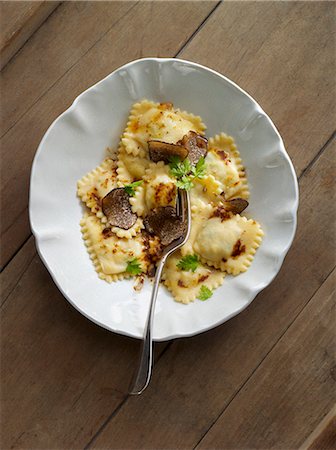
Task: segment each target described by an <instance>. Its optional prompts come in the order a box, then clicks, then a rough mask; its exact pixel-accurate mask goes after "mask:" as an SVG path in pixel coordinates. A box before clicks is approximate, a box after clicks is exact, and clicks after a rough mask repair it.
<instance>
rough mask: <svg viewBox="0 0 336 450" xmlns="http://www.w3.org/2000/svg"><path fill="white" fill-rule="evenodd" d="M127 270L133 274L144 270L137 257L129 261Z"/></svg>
mask: <svg viewBox="0 0 336 450" xmlns="http://www.w3.org/2000/svg"><path fill="white" fill-rule="evenodd" d="M126 272H128V273H130V274H131V275H139V273H141V272H142V269H141V266H140V263H139V261H138V259H137V258H133V259H131V260H130V261H127V267H126Z"/></svg>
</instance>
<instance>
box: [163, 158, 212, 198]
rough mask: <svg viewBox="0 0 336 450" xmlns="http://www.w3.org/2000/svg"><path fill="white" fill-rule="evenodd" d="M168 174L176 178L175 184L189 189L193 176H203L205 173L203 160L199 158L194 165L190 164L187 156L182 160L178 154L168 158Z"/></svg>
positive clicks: (191, 185)
mask: <svg viewBox="0 0 336 450" xmlns="http://www.w3.org/2000/svg"><path fill="white" fill-rule="evenodd" d="M169 167H170V174H171V175H172V176H173V177H175V178H176V179H177V183H176V186H177V187H178V188H180V189H185V190H187V191H189V190H190V189H191V188H192V187H193V186H194V185H193V182H192V181H193V179H194V178H203V177H204V175H205V160H204V157H202V158H200V159H199V161H198V162H197V164H196V166H192V165H191V162H190V160H189V159H188V158H186V159H184V160H183V161H181V160H180V158H179V157H178V156H172V157H171V158H170V163H169Z"/></svg>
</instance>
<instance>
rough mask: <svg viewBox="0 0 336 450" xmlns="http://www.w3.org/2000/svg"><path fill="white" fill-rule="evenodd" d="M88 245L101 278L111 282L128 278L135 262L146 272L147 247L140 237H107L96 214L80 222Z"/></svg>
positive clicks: (108, 234)
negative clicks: (129, 265) (132, 263)
mask: <svg viewBox="0 0 336 450" xmlns="http://www.w3.org/2000/svg"><path fill="white" fill-rule="evenodd" d="M80 224H81V230H82V235H83V239H84V242H85V245H86V247H87V250H88V252H89V254H90V258H91V259H92V261H93V264H94V266H95V269H96V271H97V273H98V275H99V277H100V278H102V279H103V280H106V281H108V282H112V281H116V280H120V279H123V278H129V277H130V276H131V275H132V273H131V272H128V271H127V267H128V264H129V263H131V262H132V261H134V260H135V259H136V260H137V262H138V263H139V266H140V269H141V272H145V271H146V270H147V259H146V252H145V245H144V242H143V238H142V236H141V235H138V236H136V237H132V238H130V239H126V238H119V237H118V236H116V235H115V234H114V233H104V226H103V224H102V223H101V221H100V220H99V219H98V218H97V217H96V216H95V215H93V214H85V215H84V217H83V218H82V220H81V223H80Z"/></svg>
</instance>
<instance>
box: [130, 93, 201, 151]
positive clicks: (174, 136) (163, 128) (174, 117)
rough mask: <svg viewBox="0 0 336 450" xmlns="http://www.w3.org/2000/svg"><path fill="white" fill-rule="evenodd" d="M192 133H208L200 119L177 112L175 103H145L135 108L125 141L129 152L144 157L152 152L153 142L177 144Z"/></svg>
mask: <svg viewBox="0 0 336 450" xmlns="http://www.w3.org/2000/svg"><path fill="white" fill-rule="evenodd" d="M190 130H192V131H195V132H196V133H199V134H203V133H204V130H205V126H204V124H203V123H202V120H201V118H200V117H198V116H194V115H193V114H189V113H186V112H185V111H181V110H179V109H174V108H173V105H172V104H171V103H154V102H150V101H148V100H143V101H142V102H140V103H136V104H135V105H134V106H133V108H132V111H131V114H130V117H129V120H128V123H127V127H126V130H125V132H124V135H123V137H122V139H121V142H122V144H123V146H124V147H125V149H126V151H127V153H131V154H132V155H134V156H137V155H143V154H144V152H145V153H146V154H147V152H148V144H147V142H148V141H149V140H152V139H155V140H160V141H163V142H168V143H172V144H174V143H176V142H178V141H179V140H181V139H182V138H183V136H185V135H186V134H188V132H189V131H190Z"/></svg>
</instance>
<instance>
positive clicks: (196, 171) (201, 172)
mask: <svg viewBox="0 0 336 450" xmlns="http://www.w3.org/2000/svg"><path fill="white" fill-rule="evenodd" d="M192 174H193V175H194V177H195V178H203V177H204V176H205V159H204V156H201V157H200V159H199V160H198V161H197V164H196V166H194V167H193V168H192Z"/></svg>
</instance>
